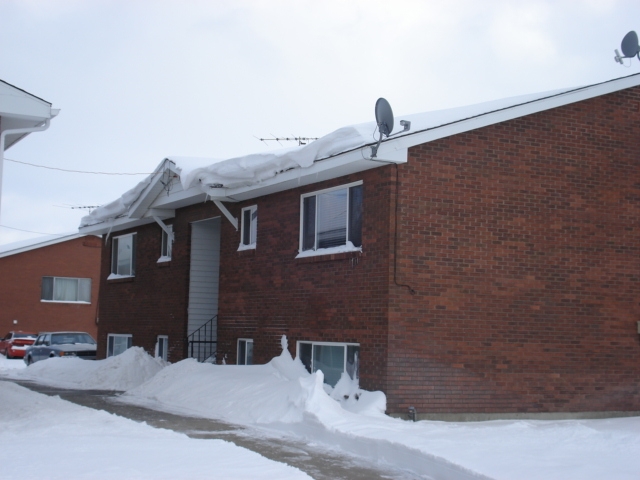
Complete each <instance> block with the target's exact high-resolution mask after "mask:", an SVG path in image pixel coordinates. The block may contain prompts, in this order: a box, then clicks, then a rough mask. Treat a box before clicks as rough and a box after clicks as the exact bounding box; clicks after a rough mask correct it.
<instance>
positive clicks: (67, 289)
mask: <svg viewBox="0 0 640 480" xmlns="http://www.w3.org/2000/svg"><path fill="white" fill-rule="evenodd" d="M53 299H54V300H57V301H59V302H76V301H78V279H76V278H59V277H57V278H56V279H55V280H54V282H53Z"/></svg>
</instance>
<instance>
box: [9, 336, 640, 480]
mask: <svg viewBox="0 0 640 480" xmlns="http://www.w3.org/2000/svg"><path fill="white" fill-rule="evenodd" d="M282 345H283V352H282V354H281V355H280V356H278V357H276V358H274V359H273V360H271V362H269V363H267V364H266V365H247V366H236V365H211V364H201V363H197V362H196V361H195V360H192V359H188V360H183V361H181V362H178V363H176V364H172V365H166V364H165V363H163V362H160V361H158V360H155V359H153V358H151V357H149V356H148V355H147V354H146V353H144V351H143V350H142V349H140V348H136V347H134V348H132V349H129V350H127V351H126V352H125V353H123V354H121V355H119V356H117V357H111V358H109V359H106V360H99V361H95V362H90V361H84V360H74V359H59V358H54V359H49V360H45V361H42V362H38V363H36V364H34V365H32V366H30V367H28V368H21V369H7V368H3V365H5V364H7V363H11V362H15V363H16V364H20V365H23V362H22V361H19V360H4V361H2V359H0V376H6V377H11V378H22V379H30V380H35V381H38V382H46V383H50V384H51V383H52V384H57V385H60V386H67V387H72V386H73V387H75V388H101V389H114V390H127V392H126V393H124V394H122V395H120V396H119V397H118V398H119V399H121V400H122V401H125V402H127V403H134V404H138V405H143V406H148V407H153V408H157V409H160V410H165V411H171V412H175V413H182V414H189V415H196V416H201V417H205V418H214V419H222V420H225V421H227V422H230V423H240V424H245V425H247V424H248V425H253V426H254V427H255V428H260V429H262V430H272V431H278V432H279V433H280V432H286V433H287V434H294V435H297V436H298V437H300V438H302V439H304V441H307V442H312V443H326V444H329V445H331V446H333V447H335V448H339V449H341V450H343V451H345V452H351V453H354V454H357V455H360V456H363V457H368V458H370V459H371V460H373V461H377V462H383V463H387V464H390V465H394V466H396V467H398V468H402V469H409V470H412V471H414V472H415V473H417V474H419V475H425V476H431V477H438V476H441V477H443V478H471V477H473V476H474V475H486V476H488V477H491V478H494V479H513V478H518V479H529V480H535V479H539V480H543V479H544V480H554V479H558V480H561V479H562V480H564V479H566V478H580V479H582V480H596V479H601V478H616V479H617V480H626V479H629V480H631V479H636V478H637V474H638V472H640V455H637V452H640V417H628V418H611V419H603V420H563V421H544V420H538V421H534V420H509V421H507V420H501V421H491V422H463V423H455V422H436V421H421V422H410V421H405V420H400V419H397V418H390V417H387V416H386V415H384V413H383V412H384V409H385V403H386V399H385V396H384V394H383V393H381V392H367V391H364V390H362V389H360V388H359V386H358V382H357V381H353V380H351V379H350V378H349V377H348V375H343V376H342V378H341V379H340V381H339V382H338V384H337V385H336V386H335V388H333V389H332V388H330V387H328V386H327V385H323V375H322V372H320V371H318V372H316V373H314V374H309V373H308V372H307V371H306V369H305V368H304V366H303V365H302V363H301V362H300V360H299V359H293V358H292V357H291V355H290V354H289V352H288V349H287V345H286V339H285V338H283V341H282ZM145 380H146V381H145ZM74 382H75V383H74ZM4 384H6V382H0V393H2V390H3V389H4ZM127 385H128V386H127ZM7 402H8V401H6V402H5V400H3V399H2V398H1V396H0V404H2V405H3V408H4V405H5V404H8V403H7ZM31 403H32V402H31V401H30V402H29V403H28V404H29V405H30V407H31ZM12 408H17V407H12ZM38 408H39V407H38ZM0 410H2V409H0ZM0 421H1V419H0ZM58 423H59V424H62V425H64V423H62V422H59V421H58ZM0 438H1V437H0ZM70 441H71V442H73V440H70ZM0 448H2V447H1V446H0ZM43 448H44V447H43ZM38 451H40V450H38ZM470 472H471V473H470ZM178 476H179V477H180V475H178ZM183 476H184V475H183ZM276 477H277V476H276ZM474 478H475V477H474Z"/></svg>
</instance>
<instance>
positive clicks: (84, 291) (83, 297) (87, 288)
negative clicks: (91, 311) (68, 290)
mask: <svg viewBox="0 0 640 480" xmlns="http://www.w3.org/2000/svg"><path fill="white" fill-rule="evenodd" d="M78 301H79V302H87V303H90V302H91V279H90V278H79V279H78Z"/></svg>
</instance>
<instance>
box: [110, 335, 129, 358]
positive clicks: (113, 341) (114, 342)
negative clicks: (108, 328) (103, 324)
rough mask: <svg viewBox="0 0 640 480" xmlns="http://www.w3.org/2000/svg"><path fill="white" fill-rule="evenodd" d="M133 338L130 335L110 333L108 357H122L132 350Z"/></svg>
mask: <svg viewBox="0 0 640 480" xmlns="http://www.w3.org/2000/svg"><path fill="white" fill-rule="evenodd" d="M132 339H133V337H132V336H131V335H129V334H120V333H110V334H108V335H107V357H113V356H115V355H120V354H121V353H122V352H124V351H125V350H127V349H128V348H131V342H132Z"/></svg>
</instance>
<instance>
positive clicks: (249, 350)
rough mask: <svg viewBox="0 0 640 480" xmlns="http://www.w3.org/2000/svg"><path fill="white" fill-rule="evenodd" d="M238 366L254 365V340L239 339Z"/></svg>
mask: <svg viewBox="0 0 640 480" xmlns="http://www.w3.org/2000/svg"><path fill="white" fill-rule="evenodd" d="M237 364H238V365H253V340H251V339H250V338H239V339H238V362H237Z"/></svg>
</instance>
